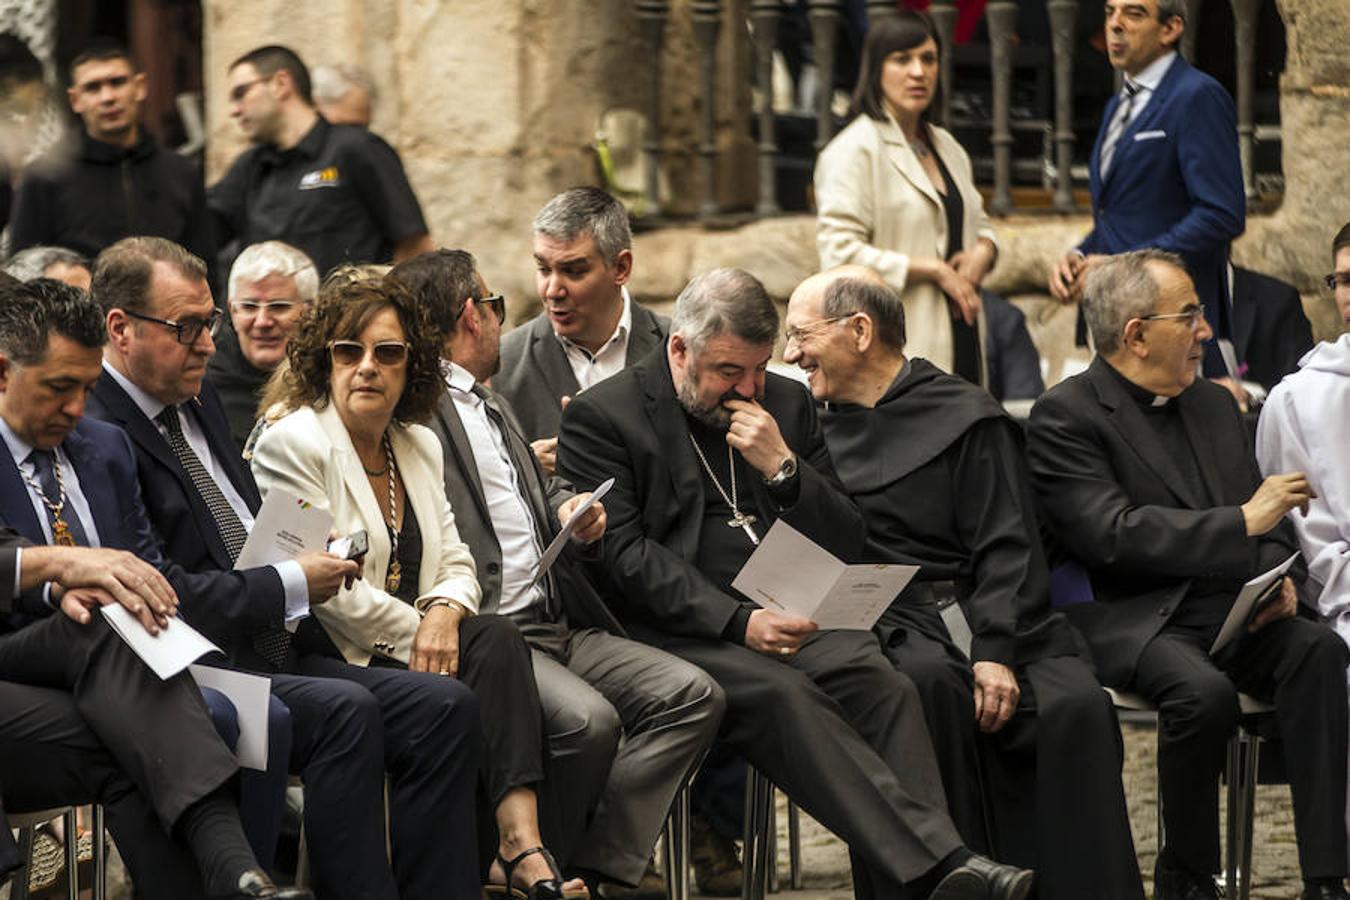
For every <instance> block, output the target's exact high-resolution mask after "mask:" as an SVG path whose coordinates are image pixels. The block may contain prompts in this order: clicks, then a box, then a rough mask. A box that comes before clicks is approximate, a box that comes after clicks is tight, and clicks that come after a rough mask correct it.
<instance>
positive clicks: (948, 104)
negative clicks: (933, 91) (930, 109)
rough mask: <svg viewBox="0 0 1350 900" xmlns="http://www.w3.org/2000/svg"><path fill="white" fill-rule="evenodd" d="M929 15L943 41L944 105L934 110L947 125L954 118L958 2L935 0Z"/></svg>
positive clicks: (941, 78) (941, 81)
mask: <svg viewBox="0 0 1350 900" xmlns="http://www.w3.org/2000/svg"><path fill="white" fill-rule="evenodd" d="M928 15H929V16H930V17H931V18H932V20H933V27H934V28H935V29H936V30H937V33H938V40H939V41H940V42H941V43H942V58H941V60H939V62H938V84H939V85H941V86H942V107H941V108H940V109H937V110H934V112H936V113H937V118H938V121H939V122H940V123H941V124H943V125H946V124H947V123H948V122H950V121H951V118H952V88H953V87H955V85H954V84H953V83H952V57H953V55H954V53H955V49H956V48H955V44H956V4H955V3H953V2H952V0H933V2H932V4H931V5H929V7H928Z"/></svg>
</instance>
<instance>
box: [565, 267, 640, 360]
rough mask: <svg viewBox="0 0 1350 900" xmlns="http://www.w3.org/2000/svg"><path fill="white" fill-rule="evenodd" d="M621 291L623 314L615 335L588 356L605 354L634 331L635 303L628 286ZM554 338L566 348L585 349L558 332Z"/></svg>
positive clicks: (588, 353) (620, 314)
mask: <svg viewBox="0 0 1350 900" xmlns="http://www.w3.org/2000/svg"><path fill="white" fill-rule="evenodd" d="M619 291H620V293H622V294H623V312H621V313H619V324H618V325H615V326H614V333H613V334H611V335H610V336H609V338H608V339H607V340H606V341H605V342H604V343H603V344H601V345H600V349H599V350H597V351H595V353H591V352H590V351H586V352H587V355H588V356H594V355H595V354H596V353H603V352H604V350H605V348H606V347H608V346H609V345H610V344H612V343H614V341H615V340H617V339H620V338H626V337H628V332H630V331H632V330H633V301H632V298H630V297H629V296H628V285H626V284H625V285H623V286H621V287H620V288H619ZM553 336H554V337H555V338H557V339H558V343H560V344H562V345H563V347H564V348H568V347H576V348H577V349H579V350H582V349H584V348H583V347H582V346H581V345H580V344H577V343H574V342H572V341H570V340H568V339H567V338H565V337H563V336H562V335H560V334H558V332H556V331H555V332H553Z"/></svg>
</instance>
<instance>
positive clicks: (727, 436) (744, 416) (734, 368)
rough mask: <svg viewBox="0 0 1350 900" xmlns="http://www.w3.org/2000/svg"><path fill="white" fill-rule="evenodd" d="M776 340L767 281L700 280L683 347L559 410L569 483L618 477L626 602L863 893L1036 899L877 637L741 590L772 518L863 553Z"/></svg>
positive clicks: (728, 274)
mask: <svg viewBox="0 0 1350 900" xmlns="http://www.w3.org/2000/svg"><path fill="white" fill-rule="evenodd" d="M777 335H778V312H777V309H776V308H775V307H774V305H773V301H772V300H770V299H769V297H768V295H767V294H766V293H765V291H764V287H763V285H761V284H760V283H759V281H757V280H756V279H755V278H754V277H753V276H751V275H749V274H748V273H745V272H742V271H740V270H737V269H717V270H714V271H712V272H709V273H706V274H704V275H700V276H699V277H697V278H695V279H694V280H693V281H692V282H690V283H689V285H688V286H686V287H685V289H684V291H683V292H682V293H681V294H680V297H679V299H678V300H677V301H676V305H675V316H674V320H673V323H672V326H671V337H670V340H669V342H668V344H667V345H666V346H665V347H661V348H659V349H658V350H656V351H654V352H653V353H651V354H650V355H649V356H647V358H646V359H644V360H643V361H642V362H641V363H639V364H638V365H637V366H634V367H633V368H631V369H628V370H626V371H624V372H622V373H620V374H619V375H616V376H614V377H613V378H611V379H609V380H607V381H605V382H603V383H602V384H600V385H597V386H596V387H595V388H593V389H592V390H590V391H587V392H586V393H584V394H582V395H581V396H580V397H578V398H577V399H576V400H575V401H573V402H572V403H571V404H569V406H568V408H567V410H566V411H565V412H564V414H563V421H562V434H561V437H560V443H559V470H560V472H561V474H562V475H563V476H564V477H566V478H567V479H568V480H570V481H571V482H572V483H573V484H575V485H576V486H577V487H578V488H581V489H593V488H594V487H595V486H596V485H597V484H599V483H600V482H601V481H603V480H605V479H607V478H610V477H613V478H614V479H615V483H614V487H613V489H612V490H611V491H610V493H609V495H608V498H609V501H610V502H609V505H608V509H609V528H608V531H607V533H606V535H605V540H604V544H603V546H602V548H601V554H602V559H603V563H604V566H603V571H604V576H605V579H606V585H605V586H606V589H607V594H608V597H609V599H610V602H611V607H612V608H614V609H616V610H618V612H619V615H620V618H621V619H622V621H623V624H624V626H625V627H626V628H627V630H628V633H629V634H631V635H633V636H634V637H636V638H638V639H640V640H645V641H647V642H649V643H652V644H654V645H656V646H658V647H661V648H662V649H664V650H667V651H669V652H671V653H674V654H675V655H676V656H680V657H682V658H684V659H686V660H688V661H690V662H692V663H694V664H695V665H698V666H700V667H702V668H703V669H705V670H706V671H707V672H708V674H710V675H712V676H713V678H715V679H716V680H717V681H718V683H719V684H721V685H722V689H723V691H724V692H725V693H726V698H727V715H726V718H725V719H724V721H723V727H722V738H723V739H724V740H725V741H727V742H728V743H730V744H731V745H733V746H735V747H736V748H737V749H738V750H740V751H741V752H742V753H744V754H745V756H746V758H747V759H748V760H749V761H750V763H751V764H752V765H754V766H755V767H756V768H757V769H759V771H761V772H763V773H764V774H765V775H766V776H767V777H768V778H769V779H771V780H772V781H773V782H774V783H775V784H777V785H778V786H779V787H781V788H782V789H783V790H785V791H786V792H787V793H788V795H789V796H791V797H792V798H793V799H794V800H796V801H797V802H798V803H799V804H801V806H802V808H803V809H805V810H807V811H808V812H809V813H810V814H811V815H812V816H814V817H815V818H816V819H818V820H819V821H820V822H821V823H822V824H824V825H825V826H826V827H827V828H829V829H830V830H831V831H833V832H834V833H835V834H837V835H839V836H840V837H841V838H842V839H843V840H844V841H845V842H846V843H847V844H848V845H849V848H850V850H851V852H852V854H853V859H854V886H855V891H856V892H857V893H858V894H859V895H860V896H864V897H871V896H875V897H895V896H898V895H899V892H900V891H901V890H905V891H907V894H906V896H911V897H915V898H920V900H921V898H925V897H929V896H932V897H937V898H957V897H972V898H975V897H978V898H985V897H992V898H997V900H1004V898H1012V897H1018V898H1021V897H1025V896H1026V895H1027V893H1028V892H1029V891H1030V888H1031V878H1032V875H1031V873H1030V872H1028V871H1025V870H1020V869H1013V868H1011V867H1007V866H1000V865H998V864H996V863H993V862H991V861H989V860H986V859H984V858H982V857H977V856H974V855H973V854H971V853H970V851H968V850H966V849H965V848H964V847H963V846H962V845H961V840H960V838H959V837H958V836H957V834H956V829H955V827H954V826H953V825H952V822H951V819H950V818H949V817H948V815H947V810H946V803H945V800H944V798H943V795H942V787H941V777H940V776H939V774H938V769H937V762H936V760H935V759H934V756H933V748H932V744H931V743H930V741H929V738H928V732H927V728H926V727H925V725H924V721H923V711H922V709H921V708H920V704H919V697H918V694H917V692H916V691H915V688H914V684H913V683H912V682H911V681H910V680H909V679H908V678H907V677H905V676H904V675H901V674H900V673H898V672H897V671H895V669H894V668H893V667H892V666H891V664H890V663H889V662H888V661H887V660H886V658H885V656H883V655H882V653H881V650H880V647H879V646H878V645H877V641H876V638H875V636H874V635H872V634H871V633H870V632H865V631H817V629H816V625H815V623H814V622H812V621H810V620H809V619H804V618H800V617H797V616H792V615H787V614H782V613H778V612H775V611H773V610H770V609H765V608H763V607H760V606H759V605H757V604H755V603H753V602H751V601H748V600H738V599H736V598H735V597H734V596H733V595H732V589H731V582H732V580H733V579H734V578H735V576H736V574H737V572H738V571H739V570H740V568H741V566H742V565H743V564H744V563H745V561H746V560H747V559H748V558H749V556H750V554H751V552H752V551H753V550H754V547H755V545H756V544H757V542H758V541H759V538H760V536H761V535H763V534H765V533H766V531H767V529H768V528H769V527H770V525H772V524H773V522H774V520H775V519H778V518H782V519H783V520H784V521H786V522H788V523H789V524H790V525H792V526H793V527H794V528H796V529H797V530H799V531H801V532H802V533H804V534H805V535H806V536H808V537H809V538H811V539H812V540H814V541H816V542H817V543H818V544H820V545H821V546H823V547H825V548H826V549H827V550H829V551H830V552H832V553H834V554H835V555H836V556H840V557H842V558H844V559H853V558H856V557H857V556H858V555H859V554H860V553H861V552H862V549H863V538H864V529H863V522H862V519H861V517H860V516H859V514H858V510H857V507H855V506H854V505H853V503H852V502H851V501H850V500H849V499H848V497H847V496H845V495H844V493H843V491H842V490H841V489H840V487H839V482H838V480H837V479H836V478H835V475H834V469H833V466H832V465H831V464H830V457H829V453H828V452H827V451H826V449H825V443H824V440H823V439H822V437H821V433H820V426H819V424H818V423H817V421H816V416H815V410H814V408H813V407H812V404H811V399H810V397H809V396H807V394H806V392H805V391H803V390H802V388H801V386H800V385H798V384H795V383H794V382H792V381H790V380H788V379H786V378H782V377H779V376H776V375H772V374H767V373H766V371H765V370H766V368H767V366H768V362H769V358H770V357H771V356H772V355H773V345H774V340H775V339H776V338H777ZM902 884H903V885H904V888H902V887H901V885H902Z"/></svg>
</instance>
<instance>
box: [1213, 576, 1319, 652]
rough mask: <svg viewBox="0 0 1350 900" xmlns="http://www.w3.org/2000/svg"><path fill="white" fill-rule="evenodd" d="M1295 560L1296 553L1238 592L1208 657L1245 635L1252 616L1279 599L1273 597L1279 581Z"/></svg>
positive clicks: (1277, 591) (1278, 588) (1276, 592)
mask: <svg viewBox="0 0 1350 900" xmlns="http://www.w3.org/2000/svg"><path fill="white" fill-rule="evenodd" d="M1296 559H1298V553H1295V554H1294V555H1293V556H1291V557H1289V558H1288V559H1286V560H1285V561H1284V562H1282V563H1280V564H1279V565H1278V566H1276V567H1275V568H1273V569H1271V570H1270V571H1269V572H1262V573H1261V574H1260V575H1257V576H1256V577H1255V578H1253V579H1252V580H1251V581H1249V582H1247V583H1246V584H1244V585H1243V586H1242V590H1241V591H1238V595H1237V599H1236V600H1234V601H1233V608H1232V609H1230V610H1228V617H1227V618H1226V619H1224V620H1223V627H1221V628H1220V629H1219V636H1218V637H1216V638H1215V639H1214V646H1213V647H1210V648H1209V655H1210V656H1213V655H1214V654H1216V653H1218V652H1219V651H1220V650H1222V649H1223V648H1224V647H1225V646H1227V645H1228V644H1229V643H1231V642H1232V641H1234V640H1236V639H1237V638H1239V637H1241V636H1242V635H1243V634H1245V633H1246V631H1247V626H1248V625H1249V624H1251V621H1252V618H1253V616H1254V615H1255V614H1256V612H1258V611H1259V610H1260V608H1261V607H1262V606H1264V605H1265V604H1266V603H1268V602H1272V601H1274V600H1278V599H1279V598H1278V596H1275V595H1277V594H1278V593H1279V590H1280V579H1282V578H1284V573H1285V572H1288V571H1289V567H1290V566H1292V565H1293V564H1294V560H1296Z"/></svg>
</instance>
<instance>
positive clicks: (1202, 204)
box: [1050, 0, 1246, 376]
mask: <svg viewBox="0 0 1350 900" xmlns="http://www.w3.org/2000/svg"><path fill="white" fill-rule="evenodd" d="M1185 18H1186V4H1185V0H1107V3H1106V49H1107V55H1108V56H1109V57H1110V60H1111V65H1112V67H1113V68H1115V69H1116V70H1118V71H1119V72H1121V74H1122V75H1123V76H1124V84H1123V86H1122V87H1121V90H1120V92H1119V93H1118V94H1117V95H1116V96H1115V97H1114V98H1112V100H1111V102H1109V103H1108V104H1107V105H1106V112H1105V114H1104V115H1103V116H1102V124H1101V130H1100V131H1099V132H1098V133H1097V142H1096V144H1095V145H1094V146H1093V148H1092V156H1091V158H1090V160H1089V164H1088V167H1089V174H1090V184H1091V189H1092V226H1093V227H1092V231H1091V233H1089V234H1088V236H1087V237H1086V238H1084V239H1083V242H1082V243H1080V244H1079V245H1078V246H1077V247H1076V248H1074V249H1072V250H1070V251H1069V252H1068V253H1066V254H1065V255H1064V256H1063V257H1061V258H1060V260H1059V261H1058V262H1057V263H1056V264H1055V266H1054V267H1053V269H1052V270H1051V272H1050V293H1052V294H1053V295H1054V296H1055V297H1056V298H1058V299H1059V300H1061V301H1062V302H1065V303H1068V302H1076V301H1077V300H1078V299H1079V298H1080V297H1081V296H1082V290H1083V279H1084V277H1085V276H1086V274H1087V271H1088V270H1089V269H1090V268H1092V266H1093V265H1094V263H1095V262H1096V261H1098V260H1100V259H1101V258H1102V257H1103V256H1106V255H1110V254H1115V253H1125V252H1127V251H1130V250H1139V249H1141V248H1144V247H1153V248H1156V249H1159V250H1167V251H1170V252H1173V253H1176V254H1178V255H1179V256H1181V258H1182V259H1183V260H1185V262H1186V268H1187V270H1188V271H1189V273H1190V276H1191V278H1192V280H1193V281H1194V282H1195V289H1196V293H1197V294H1198V295H1199V296H1200V302H1201V303H1202V304H1204V307H1205V317H1206V318H1207V319H1208V320H1209V323H1210V327H1211V328H1212V329H1213V331H1214V334H1215V336H1216V337H1217V338H1218V341H1225V340H1231V338H1232V326H1231V311H1230V306H1231V304H1230V299H1229V295H1230V291H1229V287H1228V274H1227V273H1228V269H1227V265H1228V245H1229V242H1230V241H1232V240H1233V238H1235V237H1237V236H1238V235H1239V234H1241V233H1242V230H1243V228H1244V227H1245V224H1246V195H1245V192H1244V189H1243V183H1242V163H1241V159H1240V156H1239V153H1238V144H1237V116H1236V113H1235V112H1234V109H1233V100H1232V98H1231V97H1230V96H1229V95H1228V92H1227V91H1226V90H1225V89H1224V88H1223V86H1221V85H1220V84H1219V83H1218V82H1217V81H1215V80H1214V79H1213V78H1210V77H1209V76H1208V75H1206V74H1204V73H1203V72H1200V71H1199V70H1197V69H1195V68H1192V67H1191V65H1190V64H1189V63H1187V62H1186V60H1184V59H1182V58H1181V56H1180V55H1179V54H1178V53H1177V51H1176V47H1177V44H1178V42H1179V41H1180V40H1181V34H1182V32H1183V31H1184V30H1185V28H1186V22H1185ZM1216 343H1217V342H1210V343H1209V344H1208V345H1207V346H1206V348H1205V374H1206V375H1209V376H1224V375H1230V374H1232V373H1230V372H1229V371H1228V367H1227V366H1226V365H1225V364H1224V362H1223V357H1222V355H1221V353H1220V352H1219V349H1218V347H1217V346H1216Z"/></svg>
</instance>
